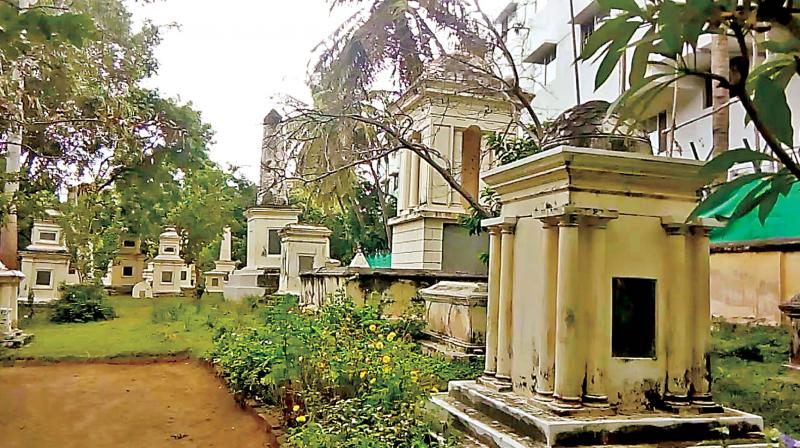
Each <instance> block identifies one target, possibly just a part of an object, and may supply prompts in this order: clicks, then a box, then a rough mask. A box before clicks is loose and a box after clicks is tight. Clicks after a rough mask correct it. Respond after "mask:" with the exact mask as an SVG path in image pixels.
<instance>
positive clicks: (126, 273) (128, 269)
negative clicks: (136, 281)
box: [122, 266, 133, 277]
mask: <svg viewBox="0 0 800 448" xmlns="http://www.w3.org/2000/svg"><path fill="white" fill-rule="evenodd" d="M122 276H123V277H133V266H123V267H122Z"/></svg>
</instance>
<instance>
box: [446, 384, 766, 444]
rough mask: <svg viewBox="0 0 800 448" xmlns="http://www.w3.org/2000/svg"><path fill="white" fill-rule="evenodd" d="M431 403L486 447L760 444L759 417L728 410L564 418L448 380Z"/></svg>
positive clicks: (542, 407)
mask: <svg viewBox="0 0 800 448" xmlns="http://www.w3.org/2000/svg"><path fill="white" fill-rule="evenodd" d="M432 401H433V404H435V405H436V406H438V407H439V408H441V409H443V410H444V411H445V412H446V413H447V414H449V420H450V421H451V422H452V423H453V425H454V426H456V429H460V430H462V431H464V432H465V433H467V434H470V435H471V436H473V437H474V438H476V439H477V440H478V441H479V442H480V443H482V444H483V445H485V446H487V447H489V448H543V447H593V446H617V447H623V446H626V447H648V446H659V447H687V446H696V445H698V444H700V443H701V442H702V443H703V445H704V446H714V443H713V442H714V441H715V440H719V439H721V438H723V433H728V434H730V437H731V439H729V440H728V441H727V443H728V445H727V446H736V447H755V446H766V445H765V444H763V443H762V440H763V439H759V438H757V437H755V435H754V434H753V433H757V432H758V431H760V428H761V425H762V423H761V419H760V417H757V416H753V415H750V414H746V413H742V412H738V411H732V410H726V411H725V412H724V413H720V414H714V415H690V416H685V415H680V416H679V415H674V414H670V413H664V412H644V413H642V414H641V415H612V416H608V415H606V416H602V415H600V416H593V415H582V416H579V417H575V416H573V417H566V416H560V415H556V414H554V413H553V412H552V411H551V410H550V409H549V408H548V407H547V406H546V405H544V404H541V403H538V402H535V401H533V400H530V399H527V398H524V397H520V396H517V395H514V394H511V393H503V392H498V391H495V390H492V389H491V388H488V387H486V386H482V385H480V384H477V383H475V382H471V381H467V382H452V383H451V384H450V391H449V393H448V394H446V395H445V394H440V395H437V396H435V397H434V398H433V400H432ZM709 441H711V442H712V443H708V442H709Z"/></svg>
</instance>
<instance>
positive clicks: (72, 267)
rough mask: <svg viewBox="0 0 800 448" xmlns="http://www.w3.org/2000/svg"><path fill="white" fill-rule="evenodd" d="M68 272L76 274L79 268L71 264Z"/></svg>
mask: <svg viewBox="0 0 800 448" xmlns="http://www.w3.org/2000/svg"><path fill="white" fill-rule="evenodd" d="M67 272H68V273H69V275H75V274H77V273H78V270H77V269H75V266H70V267H69V271H67Z"/></svg>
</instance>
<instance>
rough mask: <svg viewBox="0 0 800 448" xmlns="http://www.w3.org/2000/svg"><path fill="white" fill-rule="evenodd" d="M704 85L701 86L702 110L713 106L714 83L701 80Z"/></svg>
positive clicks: (708, 79)
mask: <svg viewBox="0 0 800 448" xmlns="http://www.w3.org/2000/svg"><path fill="white" fill-rule="evenodd" d="M703 79H704V80H705V85H704V86H703V108H705V109H708V108H709V107H712V106H713V105H714V83H713V82H712V81H711V78H703Z"/></svg>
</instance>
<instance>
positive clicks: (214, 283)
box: [204, 227, 236, 293]
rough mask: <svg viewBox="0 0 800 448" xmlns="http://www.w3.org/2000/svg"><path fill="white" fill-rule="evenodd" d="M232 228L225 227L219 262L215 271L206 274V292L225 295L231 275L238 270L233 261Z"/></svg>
mask: <svg viewBox="0 0 800 448" xmlns="http://www.w3.org/2000/svg"><path fill="white" fill-rule="evenodd" d="M231 240H232V238H231V228H230V227H225V229H224V230H223V232H222V242H221V243H220V248H219V260H217V261H215V262H214V270H212V271H208V272H206V273H205V274H204V278H205V286H206V292H213V293H224V292H225V284H226V283H227V282H228V278H229V276H230V274H231V273H232V272H233V271H235V270H236V262H235V261H232V260H231Z"/></svg>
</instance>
